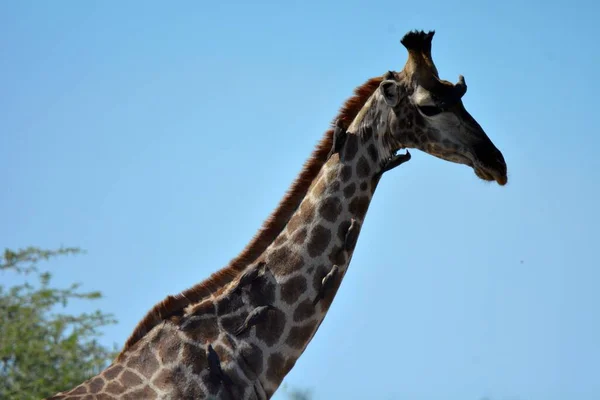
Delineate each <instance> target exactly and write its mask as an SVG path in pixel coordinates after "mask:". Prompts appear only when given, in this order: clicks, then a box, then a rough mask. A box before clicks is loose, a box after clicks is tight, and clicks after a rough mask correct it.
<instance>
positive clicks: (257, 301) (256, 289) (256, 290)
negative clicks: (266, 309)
mask: <svg viewBox="0 0 600 400" xmlns="http://www.w3.org/2000/svg"><path fill="white" fill-rule="evenodd" d="M282 249H283V247H282ZM269 276H271V275H267V274H265V275H260V276H259V277H257V278H256V279H255V280H254V281H253V282H252V284H251V285H250V291H249V292H248V296H249V300H250V304H252V305H254V306H264V305H267V304H272V303H273V302H274V301H275V285H274V284H273V282H271V281H270V280H269Z"/></svg>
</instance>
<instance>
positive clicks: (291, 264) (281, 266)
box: [267, 246, 304, 275]
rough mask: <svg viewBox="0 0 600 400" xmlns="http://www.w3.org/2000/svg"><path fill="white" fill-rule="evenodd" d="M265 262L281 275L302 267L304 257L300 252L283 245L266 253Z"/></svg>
mask: <svg viewBox="0 0 600 400" xmlns="http://www.w3.org/2000/svg"><path fill="white" fill-rule="evenodd" d="M267 264H268V265H269V268H271V270H272V271H274V272H276V273H278V274H281V275H287V274H290V273H292V272H294V271H298V270H299V269H300V268H302V267H303V266H304V259H303V257H302V255H301V254H299V253H297V252H295V251H292V250H290V249H289V248H288V247H286V246H283V247H280V248H278V249H275V250H273V251H272V252H271V253H270V254H269V255H268V261H267Z"/></svg>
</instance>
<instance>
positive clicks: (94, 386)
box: [88, 376, 104, 393]
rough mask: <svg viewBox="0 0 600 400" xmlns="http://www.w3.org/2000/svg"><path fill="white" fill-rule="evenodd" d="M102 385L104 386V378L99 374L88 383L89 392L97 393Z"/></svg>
mask: <svg viewBox="0 0 600 400" xmlns="http://www.w3.org/2000/svg"><path fill="white" fill-rule="evenodd" d="M103 387H104V379H102V377H100V376H98V377H96V378H94V379H92V381H91V382H90V384H89V385H88V388H89V389H90V393H98V392H100V391H101V390H102V388H103Z"/></svg>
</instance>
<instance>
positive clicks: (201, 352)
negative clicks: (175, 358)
mask: <svg viewBox="0 0 600 400" xmlns="http://www.w3.org/2000/svg"><path fill="white" fill-rule="evenodd" d="M181 357H182V362H183V364H186V365H188V366H191V367H192V371H193V372H194V373H195V374H200V373H201V372H202V371H204V370H205V369H206V368H207V367H208V359H207V356H206V350H205V349H203V348H201V347H198V346H194V345H192V344H189V343H185V344H184V347H183V352H182V354H181Z"/></svg>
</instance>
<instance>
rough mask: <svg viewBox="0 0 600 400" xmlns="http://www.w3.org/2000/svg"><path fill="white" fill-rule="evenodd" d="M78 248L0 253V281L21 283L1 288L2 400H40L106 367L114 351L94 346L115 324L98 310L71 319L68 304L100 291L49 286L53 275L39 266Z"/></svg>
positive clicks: (0, 357)
mask: <svg viewBox="0 0 600 400" xmlns="http://www.w3.org/2000/svg"><path fill="white" fill-rule="evenodd" d="M79 253H81V250H80V249H78V248H60V249H58V250H41V249H39V248H35V247H29V248H26V249H21V250H17V251H12V250H5V251H4V254H3V255H1V254H0V277H2V276H3V275H4V276H6V274H9V273H10V274H17V275H19V276H20V278H22V282H23V283H20V284H17V285H15V286H11V287H5V286H4V285H2V284H0V399H15V400H16V399H19V400H28V399H41V398H44V397H46V396H50V395H52V394H55V393H56V392H59V391H61V390H65V389H67V388H70V387H72V386H75V385H78V384H79V383H81V382H83V381H84V380H86V379H88V378H89V377H91V376H93V375H95V374H96V373H98V372H99V371H101V370H102V369H103V368H105V367H106V366H107V365H108V364H109V363H110V361H111V360H112V359H113V357H114V356H115V348H113V349H109V348H107V347H105V346H102V345H101V344H99V343H98V340H97V339H98V336H99V335H100V328H102V327H103V326H106V325H108V324H113V323H116V321H115V320H114V318H113V317H112V315H111V314H106V313H103V312H101V311H95V312H92V313H81V314H79V315H72V314H69V313H66V312H64V308H65V307H66V306H67V304H68V303H69V301H71V300H75V299H83V300H94V299H98V298H100V297H101V294H100V292H82V291H80V290H79V287H80V285H79V284H76V283H75V284H72V285H71V286H69V287H67V288H54V287H52V286H51V284H50V282H51V277H52V276H51V274H50V273H49V272H47V271H40V269H39V268H38V264H39V263H40V262H41V261H44V260H48V259H50V258H54V257H57V256H66V255H73V254H79Z"/></svg>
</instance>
